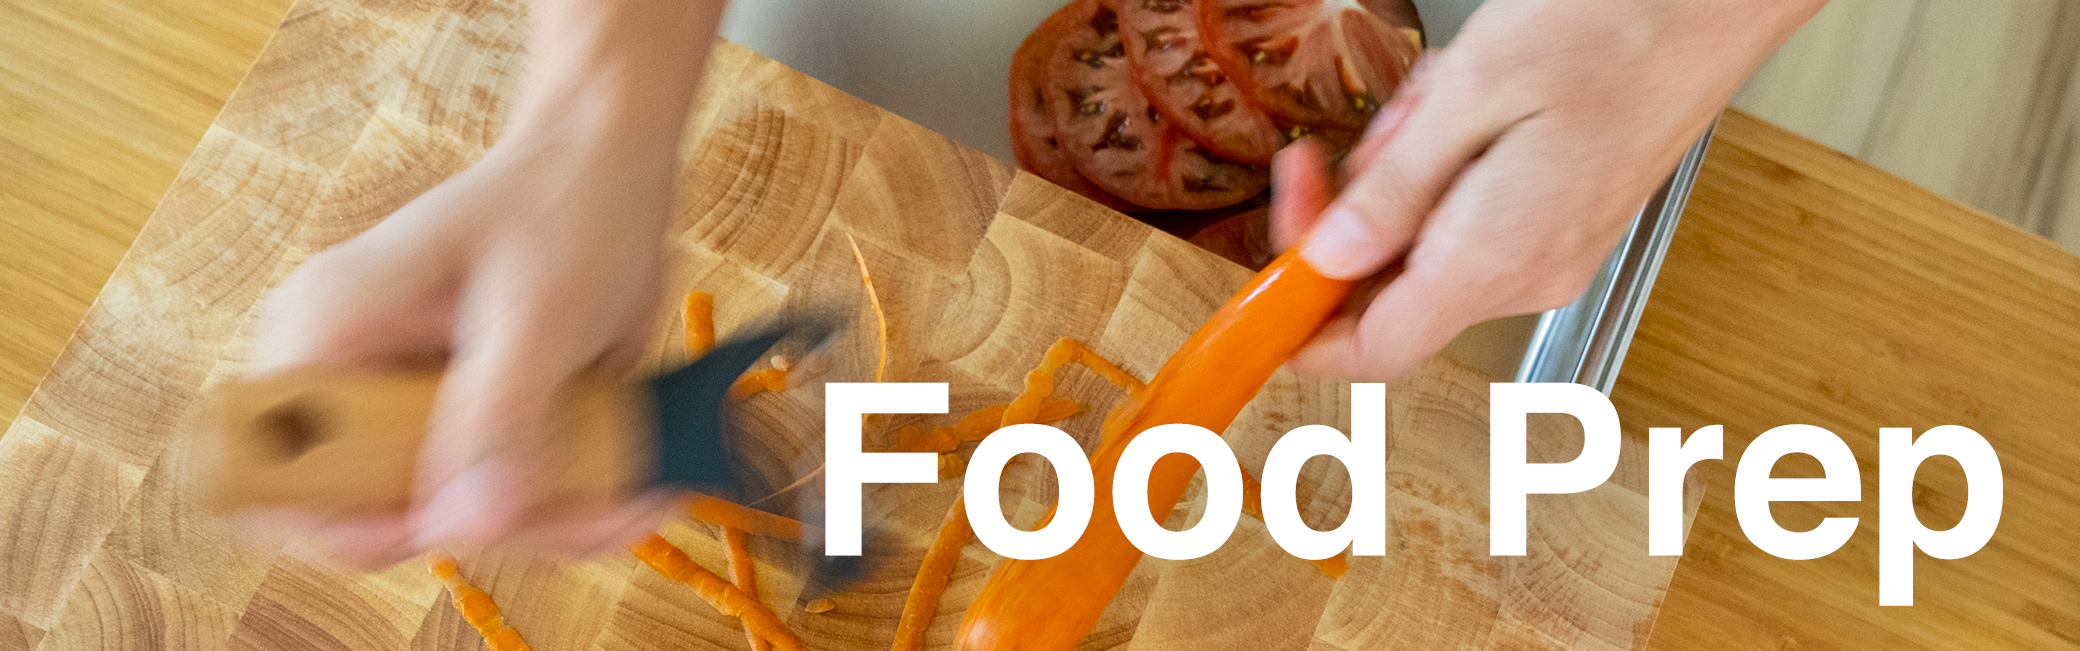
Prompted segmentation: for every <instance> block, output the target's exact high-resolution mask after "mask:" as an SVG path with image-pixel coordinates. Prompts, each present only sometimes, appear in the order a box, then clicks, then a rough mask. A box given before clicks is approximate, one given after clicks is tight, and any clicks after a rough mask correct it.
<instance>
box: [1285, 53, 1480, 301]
mask: <svg viewBox="0 0 2080 651" xmlns="http://www.w3.org/2000/svg"><path fill="white" fill-rule="evenodd" d="M1452 99H1453V98H1452V97H1451V96H1449V95H1444V94H1442V93H1422V94H1417V93H1403V94H1401V95H1399V96H1397V97H1396V98H1395V99H1394V101H1393V102H1391V103H1389V104H1388V106H1387V107H1386V108H1384V109H1382V110H1381V111H1380V114H1379V116H1378V117H1377V118H1374V125H1373V127H1372V128H1371V129H1369V130H1368V131H1369V133H1368V134H1367V137H1366V139H1365V142H1364V143H1361V144H1360V147H1359V148H1360V151H1359V152H1357V153H1355V154H1353V155H1352V156H1351V157H1349V158H1348V159H1347V160H1346V164H1347V165H1348V166H1349V167H1350V168H1351V169H1350V170H1349V173H1350V179H1349V181H1348V182H1347V183H1346V184H1345V185H1344V189H1343V192H1342V193H1341V194H1340V195H1338V196H1337V197H1336V201H1335V202H1333V203H1331V204H1330V205H1329V208H1328V210H1326V211H1324V212H1323V214H1322V217H1321V220H1320V221H1319V222H1317V223H1316V224H1315V227H1314V230H1313V232H1312V233H1310V235H1309V237H1308V238H1307V239H1306V241H1305V242H1304V243H1303V244H1302V245H1301V250H1300V255H1301V257H1303V258H1305V259H1306V260H1307V262H1308V264H1310V265H1313V266H1314V268H1315V269H1316V270H1317V271H1320V272H1322V273H1323V274H1325V275H1327V276H1329V277H1332V278H1340V279H1344V280H1357V279H1360V278H1365V277H1367V276H1371V275H1373V274H1376V273H1379V272H1380V271H1381V270H1383V269H1385V268H1386V267H1387V265H1388V264H1390V263H1392V262H1393V261H1394V260H1395V259H1396V258H1399V257H1400V256H1401V254H1402V253H1404V252H1406V251H1407V250H1408V247H1409V244H1410V242H1411V241H1413V240H1414V239H1415V236H1416V232H1417V231H1418V229H1419V228H1420V227H1421V226H1422V224H1423V220H1424V218H1425V217H1426V216H1427V215H1429V213H1430V210H1431V209H1432V208H1433V207H1434V206H1436V204H1437V201H1438V199H1439V198H1440V197H1442V196H1443V195H1444V193H1445V190H1447V189H1448V188H1449V187H1450V186H1451V183H1452V180H1453V179H1455V178H1457V177H1458V175H1459V171H1460V170H1461V169H1463V168H1465V167H1466V165H1467V164H1468V163H1469V162H1471V161H1472V160H1473V159H1474V158H1475V157H1477V156H1478V155H1479V152H1480V150H1481V148H1482V147H1483V146H1485V144H1486V143H1487V141H1488V140H1489V138H1490V137H1491V135H1492V130H1490V129H1488V128H1486V125H1485V124H1484V123H1483V122H1482V121H1478V120H1468V119H1465V116H1464V115H1459V114H1457V112H1458V109H1457V108H1456V107H1454V106H1452V105H1451V103H1450V102H1451V100H1452Z"/></svg>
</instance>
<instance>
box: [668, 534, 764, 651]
mask: <svg viewBox="0 0 2080 651" xmlns="http://www.w3.org/2000/svg"><path fill="white" fill-rule="evenodd" d="M631 551H634V552H635V554H636V558H638V559H641V560H642V561H643V564H645V565H649V566H650V569H653V570H657V573H658V574H662V575H664V577H665V578H667V579H671V580H673V581H678V582H680V583H684V584H687V585H690V586H693V589H694V592H696V593H699V594H700V596H701V599H703V600H706V601H707V602H708V605H710V606H714V607H715V612H719V613H722V614H724V615H728V616H731V617H736V618H738V619H741V620H743V622H744V624H745V625H746V626H748V627H750V628H751V629H752V630H753V631H755V633H754V635H756V636H757V637H758V638H761V639H764V640H766V641H768V642H771V643H772V644H773V646H774V647H776V648H779V649H782V650H784V651H798V650H799V649H801V648H802V642H801V640H799V639H796V638H795V636H794V632H793V631H789V630H787V625H786V624H783V623H781V622H780V618H779V617H778V616H776V615H774V614H773V611H772V610H770V609H767V608H766V606H765V604H762V603H759V602H758V600H757V599H753V598H751V596H750V595H747V594H744V591H743V590H739V589H737V586H734V585H730V583H729V582H728V581H724V580H722V577H719V576H715V573H714V572H710V571H708V568H704V567H701V566H700V565H699V564H697V563H694V562H693V559H691V558H687V557H686V552H684V551H680V550H679V548H678V547H677V546H674V545H672V542H671V541H669V540H665V539H664V536H658V535H652V536H650V539H649V540H645V541H643V542H642V543H640V544H637V545H636V546H635V547H634V548H633V549H632V550H631Z"/></svg>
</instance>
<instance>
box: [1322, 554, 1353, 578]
mask: <svg viewBox="0 0 2080 651" xmlns="http://www.w3.org/2000/svg"><path fill="white" fill-rule="evenodd" d="M1314 569H1316V570H1320V571H1321V573H1322V575H1323V576H1327V577H1329V578H1332V579H1341V578H1343V575H1344V573H1345V572H1349V571H1350V569H1351V564H1350V561H1348V560H1346V559H1345V557H1344V555H1343V554H1341V553H1338V554H1337V555H1335V556H1330V557H1328V558H1324V559H1322V560H1318V561H1314Z"/></svg>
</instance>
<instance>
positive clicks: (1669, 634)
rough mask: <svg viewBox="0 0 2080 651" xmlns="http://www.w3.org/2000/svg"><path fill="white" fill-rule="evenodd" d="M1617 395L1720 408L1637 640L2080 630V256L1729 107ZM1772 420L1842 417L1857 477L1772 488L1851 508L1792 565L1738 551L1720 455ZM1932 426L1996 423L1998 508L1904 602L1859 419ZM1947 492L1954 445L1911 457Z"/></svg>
mask: <svg viewBox="0 0 2080 651" xmlns="http://www.w3.org/2000/svg"><path fill="white" fill-rule="evenodd" d="M1612 399H1613V401H1614V402H1615V403H1616V404H1617V407H1618V414H1619V417H1620V418H1621V419H1623V421H1624V426H1625V428H1626V430H1627V432H1628V433H1630V434H1633V435H1640V436H1643V435H1644V434H1645V431H1646V428H1648V427H1671V426H1680V427H1683V428H1684V431H1685V432H1686V433H1687V432H1690V431H1692V430H1694V429H1695V428H1697V427H1702V426H1705V425H1712V424H1720V425H1724V426H1725V437H1726V439H1725V441H1726V451H1727V453H1726V457H1727V461H1725V462H1710V461H1707V462H1704V463H1702V464H1700V465H1699V466H1698V468H1699V470H1697V471H1695V472H1701V473H1702V474H1703V476H1704V477H1705V479H1706V480H1707V483H1708V485H1709V486H1710V488H1709V490H1708V492H1707V493H1706V495H1705V501H1704V507H1703V508H1702V509H1701V510H1700V511H1699V514H1698V517H1697V521H1696V523H1695V524H1694V525H1693V528H1692V530H1691V532H1690V537H1689V539H1688V544H1687V545H1686V547H1685V549H1684V555H1683V560H1682V562H1681V563H1680V564H1679V565H1678V566H1677V569H1676V577H1675V584H1674V585H1673V586H1672V587H1671V589H1670V593H1669V596H1668V601H1667V602H1666V604H1665V608H1664V609H1663V611H1662V616H1661V620H1660V622H1659V624H1658V625H1657V626H1656V628H1655V631H1654V638H1653V644H1652V646H1653V648H1656V649H1800V650H1811V649H1960V648H1974V649H2074V648H2080V554H2075V551H2076V548H2075V547H2074V546H2073V545H2072V544H2071V543H2070V542H2068V541H2069V540H2070V538H2069V536H2068V535H2066V533H2067V531H2069V530H2070V528H2071V527H2072V526H2073V523H2076V522H2080V481H2076V480H2075V477H2076V476H2080V475H2076V473H2075V472H2074V471H2073V468H2074V467H2075V466H2076V464H2080V431H2076V430H2080V257H2074V256H2073V255H2072V254H2069V253H2066V252H2065V251H2063V250H2060V249H2059V248H2058V247H2057V246H2055V245H2053V244H2052V243H2050V242H2049V241H2047V240H2045V239H2043V238H2041V237H2037V236H2036V235H2032V234H2029V233H2026V232H2023V231H2021V230H2019V229H2017V228H2014V227H2012V226H2010V225H2008V224H2006V223H2003V222H1999V221H1995V220H1993V219H1991V218H1989V217H1987V216H1985V215H1983V214H1981V213H1978V212H1976V211H1973V210H1971V209H1969V208H1964V207H1961V206H1959V205H1957V204H1955V203H1952V202H1950V201H1948V200H1945V199H1943V198H1941V197H1938V196H1936V195H1935V194H1933V193H1931V192H1928V191H1927V190H1923V189H1921V188H1919V187H1917V186H1914V185H1913V184H1910V183H1907V182H1905V181H1902V180H1900V179H1898V178H1896V177H1893V176H1891V175H1889V174H1886V173H1884V172H1882V171H1879V170H1878V169H1876V168H1874V167H1872V166H1870V165H1868V164H1866V163H1863V162H1861V161H1858V160H1856V159H1854V158H1850V157H1849V156H1847V155H1844V154H1841V153H1839V152H1836V151H1833V150H1830V149H1827V148H1825V147H1822V146H1820V145H1818V144H1816V143H1813V142H1811V141H1809V140H1806V139H1804V138H1801V137H1799V136H1796V135H1793V134H1791V133H1790V132H1787V131H1785V130H1783V129H1780V128H1778V127H1775V126H1772V125H1770V124H1768V123H1765V122H1762V121H1760V120H1757V119H1755V118H1753V117H1750V116H1748V115H1747V114H1745V113H1740V112H1738V111H1729V112H1728V113H1727V114H1726V117H1725V118H1724V119H1723V120H1722V121H1721V122H1720V127H1719V133H1718V136H1717V138H1715V139H1714V141H1713V143H1712V149H1711V152H1710V155H1709V157H1708V158H1707V159H1706V161H1705V165H1704V172H1703V174H1702V175H1701V176H1700V177H1699V179H1698V182H1697V186H1696V189H1695V191H1694V192H1693V194H1692V195H1691V199H1690V204H1689V208H1688V210H1687V211H1686V212H1685V213H1684V215H1683V222H1682V225H1681V226H1680V227H1679V228H1678V229H1677V231H1676V236H1675V241H1674V243H1673V244H1672V245H1671V248H1670V251H1669V255H1668V259H1667V262H1666V264H1665V265H1664V266H1663V267H1662V269H1661V275H1660V279H1659V281H1658V282H1657V283H1656V284H1655V286H1654V293H1653V296H1652V298H1651V300H1650V301H1649V302H1648V304H1647V310H1646V313H1645V315H1644V316H1643V317H1642V318H1641V320H1640V328H1639V332H1638V333H1637V335H1636V336H1635V338H1634V340H1633V343H1632V347H1631V350H1630V353H1629V354H1628V355H1627V357H1626V359H1625V366H1624V369H1623V371H1622V372H1621V373H1620V375H1619V378H1618V386H1617V388H1616V389H1615V390H1614V391H1613V392H1612ZM1790 423H1804V424H1809V425H1818V426H1820V427H1824V428H1827V429H1828V430H1830V431H1832V432H1834V433H1835V434H1836V435H1838V436H1841V437H1842V438H1843V439H1844V440H1845V441H1847V442H1848V444H1849V448H1850V449H1851V450H1852V451H1854V452H1855V454H1856V456H1857V462H1858V466H1859V468H1860V470H1861V472H1862V474H1863V496H1864V500H1863V501H1861V502H1832V503H1830V502H1796V503H1780V505H1779V506H1776V507H1774V512H1775V513H1776V514H1777V517H1778V518H1780V521H1781V522H1782V523H1783V525H1784V526H1785V527H1786V528H1788V529H1792V530H1805V529H1810V528H1811V527H1813V526H1815V525H1817V524H1818V522H1819V519H1820V518H1822V517H1844V516H1846V517H1858V518H1862V520H1861V521H1860V522H1859V525H1858V528H1857V532H1856V535H1855V536H1854V537H1853V538H1851V539H1850V540H1849V543H1848V544H1847V546H1845V547H1844V548H1842V549H1841V550H1839V551H1837V552H1835V553H1834V554H1832V555H1829V556H1825V557H1822V558H1819V559H1814V560H1809V561H1787V560H1782V559H1778V558H1776V557H1773V556H1770V555H1768V554H1766V553H1764V552H1762V551H1761V550H1759V549H1757V548H1756V547H1755V546H1754V545H1753V544H1751V543H1749V542H1748V540H1747V537H1746V536H1745V535H1743V534H1742V533H1741V531H1740V526H1739V524H1738V523H1736V522H1735V519H1734V514H1733V482H1732V480H1733V470H1734V466H1733V461H1734V460H1736V459H1738V457H1739V451H1740V450H1742V449H1744V448H1745V447H1746V446H1747V443H1748V442H1749V441H1751V440H1753V439H1754V438H1755V437H1756V436H1757V435H1759V434H1761V433H1762V432H1763V431H1765V430H1768V429H1769V428H1772V427H1776V426H1778V425H1785V424H1790ZM1938 425H1963V426H1966V427H1970V428H1972V429H1973V430H1975V431H1977V432H1979V433H1980V434H1981V435H1983V436H1984V437H1985V438H1986V439H1987V440H1988V441H1989V442H1991V443H1992V445H1993V447H1994V449H1995V450H1996V452H1997V454H1998V455H1999V457H2000V460H2001V464H2002V469H2003V471H2004V473H2005V476H2006V483H2007V491H2006V505H2005V509H2004V511H2003V513H2002V517H2001V521H2000V527H1999V529H1998V530H1997V532H1996V533H1995V534H1994V537H1993V540H1992V541H1991V542H1990V543H1989V544H1988V545H1987V546H1986V548H1985V549H1982V550H1980V551H1979V552H1978V553H1977V554H1974V555H1972V556H1969V557H1966V558H1964V559H1960V560H1952V561H1945V560H1937V559H1932V558H1928V557H1926V556H1922V557H1921V558H1920V559H1919V560H1918V561H1917V562H1916V572H1915V583H1916V587H1917V589H1916V593H1915V594H1916V599H1915V605H1914V606H1912V607H1890V608H1881V607H1879V606H1878V605H1877V604H1878V590H1877V580H1878V574H1877V522H1876V520H1875V518H1876V516H1877V513H1878V506H1877V478H1878V475H1877V465H1876V462H1877V455H1878V446H1877V440H1878V428H1880V427H1912V428H1914V429H1915V430H1916V431H1917V433H1918V432H1919V431H1921V430H1925V429H1927V428H1930V427H1935V426H1938ZM1801 461H1802V462H1801ZM1779 468H1780V469H1779V471H1778V474H1779V475H1780V476H1815V475H1809V474H1808V475H1801V474H1796V473H1813V472H1816V471H1817V468H1818V464H1817V462H1814V461H1813V460H1812V458H1810V457H1794V458H1789V459H1786V460H1785V461H1784V463H1782V464H1780V467H1779ZM1787 473H1790V474H1787ZM1964 498H1965V495H1964V491H1963V473H1962V472H1961V471H1960V470H1959V468H1958V466H1957V464H1956V463H1955V462H1953V461H1949V460H1940V461H1932V462H1930V463H1929V464H1928V465H1926V466H1925V467H1923V468H1922V469H1921V472H1920V475H1919V477H1918V481H1917V482H1916V488H1915V495H1914V498H1913V499H1914V501H1915V504H1916V507H1917V510H1918V511H1919V513H1920V515H1921V517H1922V519H1923V522H1924V524H1925V525H1926V526H1928V527H1931V528H1938V529H1942V528H1948V527H1949V526H1950V525H1951V524H1952V523H1954V522H1956V521H1957V518H1958V517H1959V516H1961V515H1962V513H1963V508H1964V502H1963V500H1964Z"/></svg>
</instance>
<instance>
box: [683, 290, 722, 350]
mask: <svg viewBox="0 0 2080 651" xmlns="http://www.w3.org/2000/svg"><path fill="white" fill-rule="evenodd" d="M714 349H715V297H714V296H713V295H711V294H709V293H707V292H687V293H686V354H687V355H689V356H692V357H699V356H701V355H705V354H707V353H708V351H710V350H714Z"/></svg>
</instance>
